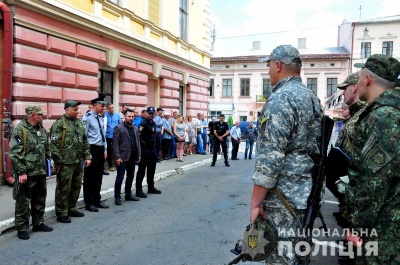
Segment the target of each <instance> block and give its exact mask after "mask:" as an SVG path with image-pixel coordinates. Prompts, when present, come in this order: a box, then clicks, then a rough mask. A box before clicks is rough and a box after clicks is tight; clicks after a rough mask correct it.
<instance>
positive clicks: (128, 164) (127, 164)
mask: <svg viewBox="0 0 400 265" xmlns="http://www.w3.org/2000/svg"><path fill="white" fill-rule="evenodd" d="M135 159H136V155H134V154H131V156H130V158H129V160H128V161H122V162H121V163H120V164H119V166H118V165H117V177H116V179H115V185H114V197H115V198H121V186H122V182H123V181H124V175H125V171H126V181H125V196H128V197H129V196H130V195H132V183H133V178H134V176H135Z"/></svg>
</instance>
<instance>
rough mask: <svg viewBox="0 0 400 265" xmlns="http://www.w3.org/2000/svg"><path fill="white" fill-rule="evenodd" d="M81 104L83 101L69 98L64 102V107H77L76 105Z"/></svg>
mask: <svg viewBox="0 0 400 265" xmlns="http://www.w3.org/2000/svg"><path fill="white" fill-rule="evenodd" d="M81 104H82V103H81V102H79V101H78V102H76V101H74V100H72V99H68V100H67V101H66V102H65V104H64V109H66V108H69V107H75V106H78V105H81Z"/></svg>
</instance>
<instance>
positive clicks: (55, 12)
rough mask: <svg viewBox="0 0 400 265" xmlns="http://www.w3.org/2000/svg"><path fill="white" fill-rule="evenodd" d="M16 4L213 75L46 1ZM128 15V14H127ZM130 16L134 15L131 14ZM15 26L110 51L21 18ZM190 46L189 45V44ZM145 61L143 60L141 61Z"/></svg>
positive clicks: (177, 57) (35, 0)
mask: <svg viewBox="0 0 400 265" xmlns="http://www.w3.org/2000/svg"><path fill="white" fill-rule="evenodd" d="M12 2H13V3H14V4H16V5H17V6H20V7H23V8H27V9H29V10H31V11H33V12H36V13H39V14H43V15H46V16H49V17H51V18H53V19H56V20H59V21H64V22H66V23H68V24H70V25H72V26H75V27H78V28H81V29H85V30H87V31H89V32H92V33H95V34H100V35H102V36H105V37H108V38H110V39H113V40H116V41H118V42H120V43H123V44H125V45H128V46H131V47H132V48H135V49H139V50H142V51H145V52H148V53H150V54H154V55H156V56H158V57H161V58H164V59H167V60H169V61H172V62H175V63H178V64H183V65H185V66H187V67H190V68H193V69H196V70H198V71H201V72H203V73H205V74H211V71H210V69H209V68H206V67H204V66H201V65H199V64H196V63H194V62H191V61H189V60H187V59H185V58H183V57H179V56H177V55H174V54H172V53H169V52H168V51H165V50H163V49H161V48H158V47H157V46H154V45H151V44H150V43H147V42H146V41H145V40H140V39H137V38H134V37H133V36H131V35H128V34H127V33H123V32H119V31H117V30H115V29H112V28H109V27H106V26H104V25H101V24H99V23H96V22H95V21H92V20H90V19H87V18H84V17H81V16H78V15H76V14H73V13H71V12H68V11H65V10H63V9H61V8H59V7H56V6H53V5H51V4H48V3H46V2H44V1H39V0H15V1H12ZM127 13H128V12H127ZM130 14H133V13H131V12H130ZM149 23H150V22H149ZM15 24H16V25H20V26H23V27H26V28H30V29H32V30H36V31H37V30H40V31H42V32H45V33H48V34H50V35H53V36H58V37H61V38H63V39H68V40H73V41H75V42H77V43H81V44H85V45H88V46H91V47H95V48H97V49H101V50H108V48H107V47H104V46H102V45H100V44H93V43H89V42H87V41H83V40H82V39H79V38H76V37H72V36H70V35H66V34H63V33H60V32H58V31H55V30H51V29H48V28H45V27H42V26H40V25H37V24H35V23H31V22H28V21H25V20H22V19H19V18H15ZM166 34H169V35H170V33H169V32H167V31H166ZM187 45H189V44H187ZM190 47H191V48H192V49H193V50H196V51H197V52H199V53H200V54H203V55H205V56H210V57H211V54H209V53H206V52H204V51H201V50H199V49H197V48H196V47H195V46H193V45H190ZM141 61H143V60H141Z"/></svg>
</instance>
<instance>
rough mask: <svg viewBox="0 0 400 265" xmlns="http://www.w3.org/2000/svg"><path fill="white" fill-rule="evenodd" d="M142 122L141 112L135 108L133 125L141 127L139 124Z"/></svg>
mask: <svg viewBox="0 0 400 265" xmlns="http://www.w3.org/2000/svg"><path fill="white" fill-rule="evenodd" d="M141 122H142V116H140V111H139V109H138V108H135V109H134V110H133V125H135V126H136V128H138V127H139V124H140V123H141Z"/></svg>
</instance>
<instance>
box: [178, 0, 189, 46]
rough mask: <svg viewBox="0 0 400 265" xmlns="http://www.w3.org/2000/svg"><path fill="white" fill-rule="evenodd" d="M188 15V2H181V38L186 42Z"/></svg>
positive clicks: (185, 0)
mask: <svg viewBox="0 0 400 265" xmlns="http://www.w3.org/2000/svg"><path fill="white" fill-rule="evenodd" d="M187 15H188V12H187V0H179V33H180V35H179V36H180V38H181V39H182V40H184V41H187Z"/></svg>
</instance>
